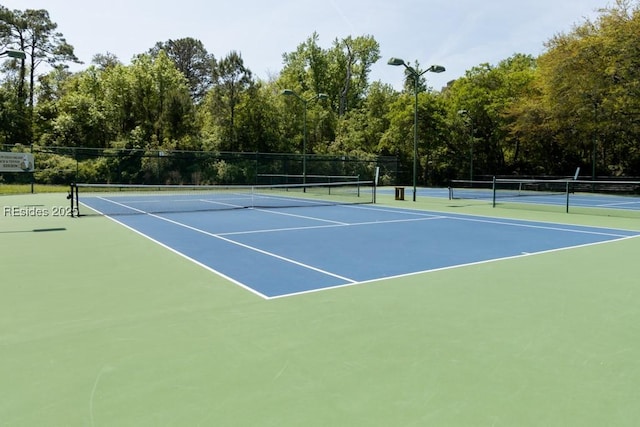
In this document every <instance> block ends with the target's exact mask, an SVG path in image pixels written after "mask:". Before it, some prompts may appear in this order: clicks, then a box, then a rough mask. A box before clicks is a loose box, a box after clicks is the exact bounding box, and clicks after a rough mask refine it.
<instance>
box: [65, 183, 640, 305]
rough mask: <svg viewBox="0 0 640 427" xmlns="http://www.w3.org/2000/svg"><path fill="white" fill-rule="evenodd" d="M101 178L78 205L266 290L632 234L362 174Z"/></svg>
mask: <svg viewBox="0 0 640 427" xmlns="http://www.w3.org/2000/svg"><path fill="white" fill-rule="evenodd" d="M345 187H346V188H347V189H348V190H349V191H345ZM105 188H106V187H105V186H100V187H98V189H99V190H100V191H99V192H98V193H91V192H89V193H88V195H87V196H86V197H83V198H81V199H78V200H80V202H81V203H82V205H84V206H83V207H82V211H85V208H86V207H88V208H92V209H93V210H94V211H95V212H100V213H101V214H105V213H108V212H113V213H112V214H111V215H112V218H114V219H115V220H116V221H117V222H119V223H120V224H123V225H125V226H127V227H128V228H130V229H132V230H134V231H136V232H137V233H139V234H142V235H144V236H146V237H148V238H150V239H152V240H153V241H155V242H158V243H160V244H162V245H163V246H165V247H166V248H168V249H170V250H172V251H174V252H176V253H178V254H180V255H182V256H184V257H186V258H188V259H190V260H192V261H194V262H196V263H197V264H199V265H201V266H203V267H205V268H207V269H209V270H211V271H214V272H216V273H218V274H220V275H222V276H224V277H226V278H228V279H229V280H231V281H233V282H234V283H236V284H238V285H240V286H242V287H244V288H246V289H248V290H251V291H252V292H254V293H256V294H258V295H260V296H262V297H265V298H274V297H282V296H289V295H294V294H299V293H304V292H310V291H317V290H321V289H328V288H335V287H341V286H349V285H355V284H361V283H365V282H371V281H377V280H382V279H389V278H393V277H400V276H405V275H411V274H418V273H424V272H428V271H434V270H440V269H445V268H454V267H459V266H464V265H470V264H475V263H482V262H490V261H495V260H499V259H505V258H512V257H519V256H527V255H532V254H536V253H541V252H547V251H555V250H561V249H567V248H571V247H577V246H582V245H589V244H596V243H603V242H608V241H611V240H616V239H624V238H629V237H634V236H637V235H638V233H636V232H633V231H625V230H615V229H607V228H597V227H583V226H571V225H561V224H551V223H542V222H534V221H518V220H507V219H501V220H498V219H495V218H489V217H477V216H469V215H453V214H446V215H445V214H442V213H437V212H425V211H419V210H411V209H399V208H390V207H382V206H380V207H378V206H376V205H374V204H371V202H372V201H373V200H374V199H375V196H371V195H369V193H370V192H371V191H372V189H373V188H372V187H369V188H368V189H366V190H365V189H364V185H362V184H360V185H358V186H357V187H355V186H354V185H353V184H349V185H346V186H345V185H344V184H335V185H332V186H330V187H326V186H324V185H322V186H316V187H313V186H311V187H307V186H293V187H292V186H278V187H258V188H256V187H251V188H248V189H247V188H246V187H225V188H206V187H203V188H198V189H197V190H198V191H195V190H196V189H195V188H170V190H173V191H169V192H167V189H166V188H158V189H154V188H150V187H142V188H140V187H133V188H131V187H127V188H124V189H123V188H121V186H120V187H118V188H116V189H115V190H116V191H114V188H109V190H110V191H109V192H105ZM276 189H277V190H278V191H277V192H274V190H276ZM320 189H321V191H319V190H320ZM123 190H126V191H123ZM203 190H209V191H207V192H204V193H203ZM294 190H297V191H294ZM303 190H304V191H303ZM338 190H340V192H338ZM331 192H333V194H331ZM193 193H197V194H193ZM346 193H351V196H352V197H351V198H348V199H344V196H345V194H346ZM336 194H340V197H341V199H340V200H339V201H336V199H335V195H336ZM365 194H366V196H365ZM347 200H348V203H346V204H344V202H345V201H347ZM362 203H364V204H362ZM247 207H251V208H252V209H245V208H247ZM283 207H284V208H286V209H283ZM186 211H189V212H186ZM212 211H215V212H212ZM154 212H159V213H154ZM248 265H250V266H251V268H247V266H248Z"/></svg>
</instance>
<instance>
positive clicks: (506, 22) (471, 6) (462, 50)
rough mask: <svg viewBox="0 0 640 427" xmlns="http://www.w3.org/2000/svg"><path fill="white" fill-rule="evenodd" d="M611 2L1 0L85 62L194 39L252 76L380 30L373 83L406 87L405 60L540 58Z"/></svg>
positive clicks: (466, 65)
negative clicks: (29, 13) (236, 60)
mask: <svg viewBox="0 0 640 427" xmlns="http://www.w3.org/2000/svg"><path fill="white" fill-rule="evenodd" d="M611 1H613V0H484V1H477V0H386V1H385V0H315V1H311V0H271V1H268V0H267V1H265V0H244V1H220V0H180V1H173V2H168V1H166V0H110V1H104V0H101V1H96V0H0V4H2V5H3V6H5V7H7V8H9V9H11V10H16V9H17V10H21V11H24V10H26V9H45V10H47V11H48V12H49V17H50V18H51V20H52V21H53V22H55V23H56V24H58V28H57V31H58V32H60V33H62V34H63V36H64V37H65V38H66V40H67V42H68V43H70V44H71V45H72V46H73V47H74V50H75V54H76V56H77V57H78V58H79V59H80V60H81V61H83V62H84V64H83V65H72V66H71V67H70V69H71V70H72V71H79V70H82V69H84V68H86V67H87V66H88V65H89V64H90V63H91V60H92V58H93V56H94V55H95V54H98V53H100V54H105V53H107V52H109V53H112V54H114V55H116V56H117V57H118V59H119V60H120V61H121V62H123V63H124V64H129V63H130V61H131V58H133V57H134V56H135V55H137V54H139V53H144V52H146V51H148V50H149V49H150V48H151V47H153V46H154V45H155V44H156V42H165V41H167V40H175V39H180V38H186V37H191V38H194V39H197V40H200V41H201V42H202V43H203V45H204V47H205V49H206V50H207V51H208V52H209V53H210V54H213V55H214V56H215V57H216V58H222V57H224V56H226V55H227V54H228V53H229V52H231V51H237V52H239V53H240V54H241V55H242V58H243V60H244V64H245V66H246V67H247V68H249V69H250V70H251V71H252V73H253V74H254V77H257V78H260V79H263V80H267V79H269V78H271V77H276V76H277V75H278V73H279V72H280V70H282V68H283V62H282V55H283V54H284V53H289V52H293V51H295V50H296V49H297V47H298V46H299V45H300V44H302V43H304V42H305V41H306V40H307V39H308V38H309V37H310V36H311V35H312V34H313V33H314V32H316V33H317V34H318V37H319V41H318V44H319V45H320V47H322V48H324V49H329V48H331V47H332V45H333V42H334V40H336V39H343V38H346V37H348V36H351V37H353V38H355V37H359V36H373V38H374V39H375V40H376V41H377V42H378V43H379V45H380V54H381V59H380V60H379V61H378V62H377V63H376V64H374V65H373V66H372V68H371V74H370V79H371V81H376V80H380V81H382V82H383V83H387V84H391V85H393V86H394V87H395V88H397V89H400V88H401V87H402V81H403V72H402V67H392V66H389V65H387V61H388V60H389V58H391V57H398V58H402V59H404V60H405V61H406V62H408V63H414V61H418V63H419V64H420V68H421V69H426V68H428V67H429V66H430V65H435V64H437V65H442V66H444V67H445V68H446V72H444V73H441V74H434V73H428V74H426V75H425V77H427V84H428V85H429V86H431V87H433V88H435V89H440V88H442V87H444V86H446V84H447V82H449V81H451V80H454V79H457V78H459V77H462V76H464V75H465V72H466V71H467V70H469V69H471V68H472V67H475V66H477V65H480V64H483V63H488V64H491V65H497V64H498V63H499V62H500V61H502V60H504V59H507V58H509V57H510V56H512V55H513V54H514V53H524V54H531V55H533V56H538V55H540V54H541V53H543V52H544V50H545V47H544V44H545V42H547V41H548V40H550V39H551V38H552V37H553V36H554V35H556V34H561V33H568V32H570V31H571V30H572V28H573V27H574V26H575V25H579V24H581V23H583V22H585V20H586V19H594V18H596V17H597V16H598V10H599V9H601V8H604V7H607V6H610V5H611Z"/></svg>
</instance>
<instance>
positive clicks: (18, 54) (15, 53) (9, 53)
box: [0, 49, 27, 59]
mask: <svg viewBox="0 0 640 427" xmlns="http://www.w3.org/2000/svg"><path fill="white" fill-rule="evenodd" d="M2 56H6V57H9V58H16V59H25V58H26V57H27V54H26V53H24V52H23V51H21V50H15V49H7V50H5V51H4V52H0V57H2Z"/></svg>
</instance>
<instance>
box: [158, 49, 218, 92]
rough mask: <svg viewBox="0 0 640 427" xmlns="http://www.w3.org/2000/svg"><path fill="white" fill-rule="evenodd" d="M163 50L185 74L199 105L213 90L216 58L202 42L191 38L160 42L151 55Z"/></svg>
mask: <svg viewBox="0 0 640 427" xmlns="http://www.w3.org/2000/svg"><path fill="white" fill-rule="evenodd" d="M161 50H164V51H165V53H166V54H167V56H168V57H169V58H170V59H171V60H172V61H173V63H174V64H175V65H176V68H177V69H178V70H179V71H180V72H181V73H182V74H184V76H185V78H186V79H187V82H188V83H189V90H190V92H191V97H192V98H193V100H194V101H195V102H196V103H199V102H200V101H201V100H202V99H203V97H204V95H205V93H206V92H207V90H209V88H211V84H212V76H213V70H214V68H215V67H216V60H215V57H214V56H213V55H210V54H209V53H207V50H206V49H205V48H204V45H203V44H202V42H201V41H200V40H196V39H193V38H191V37H187V38H182V39H177V40H168V41H166V42H158V43H156V45H155V46H154V47H153V48H152V49H151V50H150V53H151V55H153V56H156V55H157V54H158V53H159V52H160V51H161Z"/></svg>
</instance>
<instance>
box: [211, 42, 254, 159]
mask: <svg viewBox="0 0 640 427" xmlns="http://www.w3.org/2000/svg"><path fill="white" fill-rule="evenodd" d="M212 77H213V87H212V89H211V90H210V92H209V93H208V98H207V100H206V101H205V105H204V108H206V109H208V110H210V115H208V117H210V118H211V119H212V121H210V122H209V126H210V129H215V130H213V133H214V134H217V137H216V138H217V141H218V144H219V147H218V148H219V149H220V150H223V151H234V150H238V148H239V147H240V146H242V145H243V143H245V141H240V140H239V138H238V129H237V127H236V113H237V107H238V105H240V104H241V102H242V100H243V98H244V97H245V96H247V94H248V91H249V90H250V89H251V87H252V86H253V85H254V81H253V78H252V73H251V70H249V69H248V68H246V67H245V66H244V61H243V60H242V56H241V55H240V54H239V53H238V52H235V51H232V52H230V53H229V54H228V55H227V56H226V57H224V58H222V59H221V60H220V61H218V63H217V64H216V67H215V68H214V70H213V76H212Z"/></svg>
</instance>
